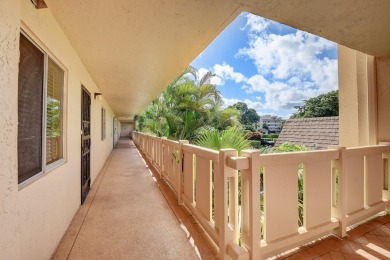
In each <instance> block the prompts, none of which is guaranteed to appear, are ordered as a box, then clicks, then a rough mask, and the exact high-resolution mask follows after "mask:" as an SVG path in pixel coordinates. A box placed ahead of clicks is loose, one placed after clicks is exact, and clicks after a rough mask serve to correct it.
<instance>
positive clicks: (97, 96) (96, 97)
mask: <svg viewBox="0 0 390 260" xmlns="http://www.w3.org/2000/svg"><path fill="white" fill-rule="evenodd" d="M102 96H103V94H102V93H97V92H95V93H94V95H93V97H94V99H95V100H96V99H97V100H99V101H102Z"/></svg>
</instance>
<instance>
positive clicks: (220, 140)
mask: <svg viewBox="0 0 390 260" xmlns="http://www.w3.org/2000/svg"><path fill="white" fill-rule="evenodd" d="M196 144H197V145H199V146H203V147H207V148H210V149H214V150H220V149H223V148H233V149H236V150H237V151H238V152H240V151H242V150H244V149H248V148H250V142H249V141H248V140H247V138H246V137H245V133H244V130H243V129H242V127H239V126H236V127H231V128H229V129H228V130H224V131H222V132H219V131H218V130H216V129H214V130H209V131H206V132H205V133H204V134H203V135H201V136H200V137H199V138H198V139H197V141H196Z"/></svg>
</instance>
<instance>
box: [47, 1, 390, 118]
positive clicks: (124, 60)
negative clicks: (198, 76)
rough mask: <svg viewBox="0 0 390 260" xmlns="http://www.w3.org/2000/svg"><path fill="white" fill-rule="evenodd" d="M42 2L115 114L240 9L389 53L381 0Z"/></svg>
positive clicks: (134, 107)
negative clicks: (50, 12)
mask: <svg viewBox="0 0 390 260" xmlns="http://www.w3.org/2000/svg"><path fill="white" fill-rule="evenodd" d="M45 1H46V3H47V5H48V6H49V9H50V10H51V11H52V12H53V14H54V16H55V17H56V19H57V20H58V22H59V24H60V25H61V27H62V29H63V30H64V32H65V34H66V35H67V36H68V38H69V40H70V42H71V43H72V45H73V47H74V48H75V49H76V51H77V52H78V54H79V55H80V58H81V59H82V61H83V63H84V65H85V66H86V68H87V70H88V71H89V72H90V74H91V76H92V77H93V79H94V81H95V82H96V83H97V85H98V87H99V89H100V90H101V92H102V93H103V95H104V97H105V98H106V100H107V101H108V102H109V104H110V106H111V107H112V109H113V110H114V112H115V113H116V115H117V116H121V117H123V116H127V115H130V114H138V113H140V112H141V111H142V110H143V109H144V108H145V107H146V106H147V105H148V104H149V103H150V102H151V101H152V100H153V99H154V98H155V97H157V96H158V95H159V94H160V93H161V91H162V90H164V88H166V86H167V85H168V84H169V83H170V82H171V81H172V80H173V79H174V78H175V77H176V76H177V75H178V74H179V73H180V72H181V71H182V70H183V69H184V68H185V67H186V66H187V65H188V64H189V63H190V62H191V61H192V60H193V59H194V58H195V57H196V56H197V55H198V54H199V53H200V52H201V51H202V50H203V49H204V48H206V47H207V45H208V44H209V43H210V42H211V41H212V40H213V39H214V38H215V37H216V36H217V35H218V34H219V33H220V32H221V31H222V30H223V29H224V28H225V27H226V26H227V25H228V24H229V23H230V22H231V21H232V20H233V19H234V18H235V17H236V16H237V15H238V14H239V13H241V12H242V11H250V12H252V13H254V14H257V15H260V16H263V17H266V18H269V19H272V20H275V21H279V22H281V23H284V24H287V25H290V26H293V27H295V28H298V29H302V30H305V31H308V32H311V33H314V34H317V35H319V36H322V37H325V38H327V39H329V40H332V41H335V42H337V43H340V44H342V45H345V46H347V47H350V48H353V49H356V50H359V51H362V52H365V53H368V54H371V55H375V56H390V30H389V28H388V26H389V25H390V15H389V13H390V1H386V0H376V1H355V0H344V1H339V0H321V1H320V0H316V1H303V0H289V1H282V0H263V1H258V0H213V1H209V0H203V1H178V0H170V1H164V0H155V1H139V0H111V1H106V0H94V1H90V0H88V1H87V0H45ZM226 44H229V43H226Z"/></svg>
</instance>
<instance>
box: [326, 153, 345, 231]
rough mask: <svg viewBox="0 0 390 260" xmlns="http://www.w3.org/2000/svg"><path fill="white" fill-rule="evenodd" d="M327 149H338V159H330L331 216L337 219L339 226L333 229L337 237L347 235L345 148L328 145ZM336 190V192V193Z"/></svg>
mask: <svg viewBox="0 0 390 260" xmlns="http://www.w3.org/2000/svg"><path fill="white" fill-rule="evenodd" d="M329 149H334V150H338V151H339V159H338V160H333V161H332V193H333V194H332V216H333V217H334V218H336V219H337V220H338V221H339V227H338V228H336V229H334V230H333V234H335V235H336V236H338V237H341V238H343V237H345V236H346V235H347V213H346V210H347V199H346V190H347V178H346V176H347V169H346V163H345V162H346V160H347V158H346V156H347V152H346V148H345V147H340V146H329ZM336 169H338V173H339V174H338V190H337V189H336ZM337 192H338V194H337Z"/></svg>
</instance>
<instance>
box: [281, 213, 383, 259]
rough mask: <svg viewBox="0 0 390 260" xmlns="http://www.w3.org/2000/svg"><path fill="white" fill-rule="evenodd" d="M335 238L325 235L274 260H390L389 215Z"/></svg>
mask: <svg viewBox="0 0 390 260" xmlns="http://www.w3.org/2000/svg"><path fill="white" fill-rule="evenodd" d="M347 234H348V236H347V237H345V238H343V239H339V238H337V237H335V236H328V237H325V238H323V239H321V240H317V241H316V242H313V243H309V244H307V245H304V246H301V247H299V248H296V249H294V250H290V252H286V253H285V254H282V255H281V256H279V257H275V258H276V259H370V260H371V259H390V215H389V214H385V215H382V216H379V217H377V218H375V219H373V220H370V221H368V222H366V223H364V224H362V225H359V226H357V227H355V228H352V229H351V230H350V231H349V232H347Z"/></svg>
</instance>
